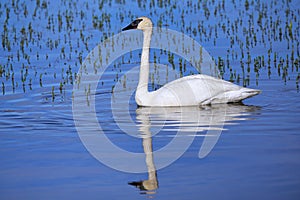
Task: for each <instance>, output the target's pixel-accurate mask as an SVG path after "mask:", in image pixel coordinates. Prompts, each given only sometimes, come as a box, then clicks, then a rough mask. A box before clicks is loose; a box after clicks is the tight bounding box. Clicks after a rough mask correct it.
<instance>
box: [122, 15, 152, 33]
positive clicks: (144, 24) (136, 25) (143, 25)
mask: <svg viewBox="0 0 300 200" xmlns="http://www.w3.org/2000/svg"><path fill="white" fill-rule="evenodd" d="M151 28H152V21H151V20H150V19H149V18H148V17H139V18H137V19H136V20H134V21H133V22H131V24H129V25H128V26H126V27H125V28H123V29H122V31H126V30H130V29H138V30H142V31H144V30H147V29H151Z"/></svg>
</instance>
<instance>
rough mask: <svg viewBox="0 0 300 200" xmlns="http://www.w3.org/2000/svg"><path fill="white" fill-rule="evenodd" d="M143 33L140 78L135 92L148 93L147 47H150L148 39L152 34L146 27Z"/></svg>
mask: <svg viewBox="0 0 300 200" xmlns="http://www.w3.org/2000/svg"><path fill="white" fill-rule="evenodd" d="M143 34H144V42H143V50H142V57H141V67H140V77H139V78H140V79H139V84H138V87H137V92H141V93H142V94H146V93H148V81H149V49H150V41H151V35H152V28H148V29H146V30H144V31H143Z"/></svg>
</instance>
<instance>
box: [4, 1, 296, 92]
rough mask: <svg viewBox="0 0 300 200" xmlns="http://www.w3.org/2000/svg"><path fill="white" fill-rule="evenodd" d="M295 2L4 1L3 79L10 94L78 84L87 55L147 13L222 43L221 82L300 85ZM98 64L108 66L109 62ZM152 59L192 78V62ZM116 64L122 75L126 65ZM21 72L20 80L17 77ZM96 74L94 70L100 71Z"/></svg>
mask: <svg viewBox="0 0 300 200" xmlns="http://www.w3.org/2000/svg"><path fill="white" fill-rule="evenodd" d="M293 4H295V1H283V2H277V1H275V0H271V1H270V2H265V1H249V0H245V1H198V2H196V1H188V2H182V5H184V6H178V5H179V4H178V2H176V1H172V0H170V1H157V2H156V1H150V2H146V1H132V2H125V1H117V2H112V1H106V0H104V1H95V2H90V1H81V2H75V1H58V2H56V3H54V2H51V1H50V2H49V1H44V0H37V1H32V2H25V1H22V0H21V1H15V0H13V1H3V2H1V5H0V6H1V8H2V10H3V12H2V13H1V14H0V15H1V27H0V29H1V42H2V43H1V44H2V45H1V48H0V51H1V55H3V57H4V58H5V59H2V61H1V63H0V64H1V68H0V75H1V76H0V77H1V82H3V83H4V84H5V85H9V86H10V87H6V89H7V90H10V88H14V89H12V90H13V91H8V92H17V91H18V86H21V88H19V89H20V90H24V89H23V88H22V87H23V86H24V85H25V87H30V88H36V87H46V86H47V83H48V82H51V79H53V81H54V82H55V84H56V88H61V84H63V86H64V87H65V86H67V85H68V84H73V82H74V81H76V78H75V76H76V74H75V73H74V72H76V71H77V70H78V68H79V67H80V65H81V64H82V62H83V59H84V58H85V56H86V55H87V54H88V52H89V50H91V49H93V48H94V47H95V46H96V45H97V44H98V43H99V42H101V41H104V40H105V39H106V38H108V37H110V36H112V35H114V34H116V33H118V32H119V31H120V27H121V26H122V24H124V23H125V22H127V21H130V20H131V19H134V18H135V17H137V16H139V15H141V14H142V13H143V15H148V16H149V17H152V18H153V21H154V22H155V25H156V26H158V27H169V28H171V29H174V30H177V31H182V32H183V33H185V34H187V35H189V36H191V37H192V38H194V39H195V40H196V41H197V42H200V43H201V44H202V45H203V47H210V46H212V47H219V46H221V47H222V50H219V51H218V50H216V51H214V50H212V54H213V56H214V57H215V60H216V64H217V65H218V67H219V68H220V69H222V71H221V73H222V77H223V78H224V79H229V80H231V81H237V82H241V83H242V82H243V83H250V81H249V79H251V78H253V79H255V80H258V81H259V79H260V78H263V77H261V74H262V73H261V72H262V71H264V70H266V71H267V74H268V78H272V75H275V74H276V75H277V76H280V77H281V79H283V80H285V81H290V80H292V81H296V80H295V77H297V75H295V73H296V72H298V69H299V65H298V62H299V27H300V22H299V20H298V18H299V14H300V11H299V8H297V7H295V6H293ZM116 8H117V9H116ZM133 8H134V10H135V12H133V11H132V9H133ZM200 13H201V14H200ZM116 22H118V23H116ZM279 46H280V48H278V47H279ZM257 49H258V50H257ZM281 49H286V50H287V51H286V52H283V51H281ZM138 57H139V55H133V54H131V55H130V56H129V57H128V59H127V60H126V62H128V63H135V62H137V60H138V59H137V58H138ZM6 58H7V59H6ZM219 58H220V59H219ZM99 59H100V60H101V62H103V63H105V62H107V57H106V58H99ZM282 59H283V60H284V61H283V64H282V63H280V62H281V61H282ZM153 60H154V62H155V63H162V64H170V65H171V66H172V67H173V68H174V69H176V70H178V71H179V72H180V73H181V75H180V76H183V75H188V74H189V73H194V72H192V70H190V69H187V68H188V66H187V65H186V63H187V62H188V61H185V60H180V59H177V58H176V56H175V57H174V55H173V54H172V52H167V51H156V52H155V55H154V56H153ZM221 60H222V61H223V62H224V63H223V64H222V63H221ZM280 60H281V61H280ZM219 61H220V63H218V62H219ZM65 63H66V64H67V66H68V67H67V68H65V65H64V64H65ZM116 63H118V64H116V65H115V66H117V67H119V68H120V70H119V71H121V68H122V67H120V65H122V64H123V63H125V60H118V61H116ZM113 65H114V63H113ZM219 65H220V66H219ZM25 66H26V67H25ZM223 66H224V67H223ZM26 68H27V72H26ZM62 68H65V70H61V69H62ZM21 70H23V72H22V73H23V75H22V76H19V75H18V74H21ZM94 71H95V73H97V68H95V70H94ZM117 72H118V71H117ZM118 73H120V74H119V75H118V76H120V75H121V74H122V72H118ZM59 74H61V75H62V76H59ZM3 77H5V78H3ZM58 77H59V78H58ZM115 80H116V81H117V80H118V78H115ZM12 85H14V87H11V86H12ZM47 87H49V86H47ZM51 89H52V88H49V90H51ZM27 91H28V90H27Z"/></svg>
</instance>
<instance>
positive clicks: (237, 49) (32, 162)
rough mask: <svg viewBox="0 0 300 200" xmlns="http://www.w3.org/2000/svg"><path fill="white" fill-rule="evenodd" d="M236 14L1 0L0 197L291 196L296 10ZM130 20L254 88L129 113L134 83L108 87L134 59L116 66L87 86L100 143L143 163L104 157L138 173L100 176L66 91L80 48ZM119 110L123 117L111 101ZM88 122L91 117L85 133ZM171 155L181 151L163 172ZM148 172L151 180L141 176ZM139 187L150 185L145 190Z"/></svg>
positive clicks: (297, 101)
mask: <svg viewBox="0 0 300 200" xmlns="http://www.w3.org/2000/svg"><path fill="white" fill-rule="evenodd" d="M144 5H145V6H146V7H148V6H150V5H151V8H150V9H146V8H144ZM198 5H199V7H198ZM246 5H247V3H246V1H235V2H225V4H224V8H223V3H222V2H221V1H220V2H219V1H218V2H215V3H212V2H211V3H205V2H200V3H199V4H198V3H193V2H192V3H191V5H187V6H186V8H185V9H184V8H182V7H181V6H179V4H178V3H177V4H175V3H174V2H172V1H171V2H170V3H169V4H167V3H166V5H165V4H164V3H160V1H158V2H155V3H154V4H153V2H152V3H146V2H142V1H139V3H136V2H134V1H131V2H126V3H125V2H122V1H120V2H114V1H113V2H109V1H108V2H104V3H103V5H102V4H101V3H99V2H79V3H73V2H69V1H61V2H58V3H55V4H54V3H53V2H46V1H41V2H39V1H29V2H22V1H18V2H16V1H12V2H10V1H7V2H1V10H2V12H1V14H0V19H1V20H0V27H1V32H3V35H4V36H5V34H7V38H8V40H6V39H4V40H3V44H2V46H1V49H0V52H1V63H0V64H1V68H0V69H1V70H0V72H1V73H0V74H1V76H0V82H1V83H2V88H1V89H2V94H1V96H0V99H1V102H3V103H1V104H0V137H1V139H0V143H1V150H0V151H1V153H0V155H1V159H0V183H1V184H0V198H1V199H20V198H22V199H54V198H59V199H71V198H72V199H82V198H86V199H146V198H156V199H171V198H172V199H196V198H204V199H254V198H257V199H299V196H300V194H299V188H300V170H299V169H300V161H299V159H298V157H299V154H300V135H299V128H300V125H299V119H300V114H299V113H300V98H299V86H298V82H299V78H298V77H299V69H298V68H299V23H300V22H299V20H298V17H299V12H300V11H299V6H298V4H297V1H291V2H285V1H283V2H277V1H272V2H270V3H269V2H265V1H260V2H259V3H258V2H254V3H253V4H252V3H251V2H250V1H249V5H248V6H249V8H248V10H246V8H247V6H246ZM25 7H26V9H25ZM282 8H284V9H282ZM171 9H172V10H171ZM8 10H9V11H8ZM26 10H27V12H28V13H27V14H26V12H25V11H26ZM133 10H135V12H133ZM171 11H172V12H171ZM214 12H216V15H215V14H214ZM7 13H9V14H8V15H7ZM199 13H202V14H201V16H199ZM208 13H210V14H208ZM259 13H262V16H261V17H260V15H259ZM287 13H288V14H287ZM162 14H164V15H162ZM93 15H94V17H93ZM140 15H147V16H151V18H152V20H153V21H154V22H155V23H156V24H162V26H165V25H166V24H167V25H168V27H169V28H171V29H174V30H177V31H182V32H184V33H185V34H187V35H190V36H191V37H192V38H193V39H195V40H196V41H198V42H200V43H201V45H202V46H203V47H204V48H205V49H206V50H207V51H208V52H209V53H210V54H211V55H212V56H213V57H214V59H215V60H216V62H217V66H218V67H219V69H220V70H221V74H222V75H223V77H224V78H225V79H227V80H232V81H234V82H235V83H236V84H240V85H246V86H247V87H251V88H258V89H260V90H262V91H263V92H262V94H260V95H258V96H256V97H254V98H251V99H248V100H246V101H244V105H226V106H225V105H222V106H206V107H191V108H183V109H179V108H174V109H171V108H163V109H154V108H153V109H147V108H137V106H136V104H135V102H134V98H133V96H129V97H128V98H129V103H128V102H127V101H126V100H125V99H118V98H117V97H118V96H121V94H123V93H124V91H127V90H132V88H130V86H132V85H134V84H136V83H135V82H130V77H127V82H126V87H125V88H124V91H115V92H114V93H113V94H112V93H111V91H112V90H113V89H114V88H113V86H114V85H116V83H121V86H122V84H123V83H124V82H122V81H123V80H124V79H122V78H124V76H123V75H124V74H126V72H128V71H130V70H132V69H133V68H134V67H135V66H138V64H139V53H140V51H134V52H132V54H129V53H128V54H126V55H125V56H124V57H123V58H122V57H119V58H118V59H117V60H116V61H115V62H114V64H112V65H110V66H109V67H108V68H107V70H106V71H105V73H104V74H103V76H102V78H101V81H100V82H99V83H98V85H97V90H96V94H95V100H96V101H95V110H96V118H97V120H98V122H99V125H100V126H101V128H102V131H103V132H104V134H105V136H106V137H107V138H108V139H109V140H110V141H112V142H113V143H114V144H115V145H116V146H118V147H120V148H122V149H124V150H127V151H130V152H133V153H136V155H138V156H139V157H138V156H137V157H138V158H140V160H139V161H136V162H134V160H133V161H131V160H130V161H131V162H129V159H131V158H130V157H128V158H126V157H125V158H124V157H123V158H122V157H118V156H119V155H114V154H111V157H112V158H113V159H111V160H112V162H116V163H118V162H119V163H121V164H120V165H118V166H117V167H119V168H122V169H124V168H126V169H129V170H130V169H132V170H134V169H140V168H142V169H143V170H144V172H143V173H128V172H122V171H118V170H116V169H113V168H110V167H107V166H106V165H104V164H103V163H101V162H99V161H98V160H97V159H95V158H94V157H93V154H91V153H90V152H89V151H90V149H88V148H86V146H85V145H86V144H85V143H84V142H83V140H82V139H83V136H82V135H79V134H78V131H77V130H78V129H76V127H75V125H76V124H75V122H76V121H74V118H73V117H74V116H73V111H74V110H72V101H73V100H74V97H73V94H72V90H73V86H74V84H75V83H76V77H77V75H76V73H77V72H78V70H79V68H80V63H81V62H82V61H83V60H84V58H85V57H86V56H87V55H88V53H89V52H90V51H91V50H92V49H93V48H94V47H96V46H97V44H98V43H100V42H101V41H102V40H104V39H105V37H109V36H111V35H112V34H117V33H118V32H120V30H121V28H123V27H124V26H126V25H127V24H128V23H130V21H131V20H132V19H133V18H135V17H136V16H140ZM7 16H9V18H8V19H7ZM95 16H97V17H98V19H97V18H96V17H95ZM107 16H109V17H107ZM157 16H158V17H157ZM196 16H197V17H196ZM207 16H208V17H207ZM60 17H61V19H60ZM260 18H261V19H260ZM260 20H261V22H260ZM286 22H287V23H286ZM29 23H31V26H32V29H33V31H32V37H31V39H30V32H31V31H30V30H31V29H30V28H29ZM235 23H237V27H238V29H236V28H235V27H234V26H235ZM276 23H277V24H276ZM290 23H292V27H291V28H292V29H291V30H292V33H293V34H294V35H293V36H292V37H293V39H292V37H291V36H290V34H289V30H290V28H289V24H290ZM260 24H263V25H264V26H262V27H265V28H266V29H264V28H261V27H260ZM286 24H287V25H286ZM5 25H6V27H7V29H8V30H7V31H5ZM223 25H224V30H225V31H223V28H222V27H223ZM232 25H233V27H234V28H233V27H232ZM22 27H24V28H25V32H26V33H25V34H24V35H22V34H23V33H22ZM198 27H200V29H201V32H199V31H198ZM249 27H250V28H251V27H253V31H251V30H252V29H249ZM274 27H276V28H275V29H274V31H273V29H272V28H274ZM194 28H196V30H197V32H196V34H194V33H193V30H194ZM280 28H281V31H282V36H280V35H281V34H279V33H280ZM215 29H216V30H217V31H216V32H215ZM232 29H234V30H232ZM80 30H82V31H80ZM249 30H250V31H249ZM200 33H201V34H200ZM15 34H16V39H14V35H15ZM3 35H2V38H5V37H3ZM254 35H255V37H254ZM247 37H248V39H247ZM280 37H282V39H280ZM254 38H256V40H257V41H256V44H255V39H254ZM263 38H264V39H263ZM247 40H249V44H247ZM7 41H10V44H9V46H8V43H7ZM22 41H23V42H24V47H22V43H23V42H22ZM232 41H233V43H232ZM26 42H28V44H26ZM231 45H232V46H231ZM22 48H24V52H22ZM18 54H19V55H20V58H19V59H18ZM26 55H27V56H26ZM37 55H38V56H37ZM154 55H155V56H156V58H154ZM242 55H244V56H242ZM28 56H29V57H28ZM150 57H151V58H150V60H151V62H154V61H155V60H156V61H157V63H162V64H164V65H168V66H171V68H170V69H171V70H170V71H169V72H170V73H169V75H170V76H172V75H174V74H175V76H176V75H178V76H181V75H183V76H185V75H189V74H191V73H195V69H194V68H193V67H192V66H191V64H190V63H189V62H186V63H184V62H183V61H180V56H178V55H175V57H174V58H173V62H174V64H175V65H176V66H179V65H180V63H181V62H182V65H183V67H182V69H180V68H179V67H175V68H174V69H173V68H172V56H171V55H168V52H160V51H159V50H157V51H156V50H152V51H151V56H150ZM292 58H293V59H292ZM122 59H123V61H122ZM248 59H250V60H248ZM262 59H263V60H264V62H263V61H262ZM222 63H223V64H222ZM241 66H244V67H241ZM153 68H154V67H153ZM158 70H159V71H163V70H162V68H159V67H158ZM155 73H156V71H154V72H153V74H154V75H157V74H155ZM154 75H153V76H154ZM159 75H160V76H158V77H157V76H155V77H154V78H153V79H151V81H152V82H151V84H150V86H149V87H150V89H154V88H157V87H159V85H157V84H156V83H164V82H165V81H166V77H165V75H166V74H165V73H161V74H159ZM172 78H173V79H174V78H176V77H172ZM169 79H171V77H169ZM131 84H132V85H131ZM122 92H123V93H122ZM89 98H90V96H89V94H88V95H87V97H84V103H86V100H87V99H88V100H91V99H89ZM91 102H92V101H91ZM91 102H90V103H91ZM124 104H127V105H128V108H124V107H122V106H118V105H124ZM84 105H85V104H84ZM112 105H114V106H116V107H113V109H115V110H112ZM125 111H126V112H127V111H128V113H126V112H125ZM85 112H86V114H87V116H88V113H89V112H88V111H85ZM113 112H115V113H113ZM224 113H225V114H224ZM127 114H128V115H129V116H130V118H128V117H127V116H128V115H127ZM116 115H117V117H115V118H114V116H116ZM88 123H90V118H87V119H85V121H84V123H83V124H82V126H84V125H86V124H88ZM149 123H151V124H149ZM77 128H78V127H77ZM208 130H209V131H208ZM89 131H91V133H92V134H93V133H95V135H97V132H96V131H99V130H98V129H97V128H95V126H91V128H90V130H89ZM178 131H180V133H181V135H180V136H176V134H177V133H178ZM98 135H100V134H98ZM149 135H153V137H152V138H149V137H148V136H149ZM207 135H209V137H205V136H207ZM101 136H104V135H101ZM176 138H179V140H178V141H179V142H182V143H184V142H186V144H190V145H188V147H187V149H186V151H183V152H181V150H182V149H181V147H182V146H175V148H173V149H172V151H170V152H168V153H169V155H168V156H167V157H166V158H165V159H161V157H160V156H161V155H160V154H159V153H157V152H158V151H159V150H161V149H163V148H164V147H165V146H166V145H169V144H171V142H172V141H173V140H174V139H176ZM205 144H206V145H205ZM207 144H209V145H207ZM151 146H152V151H154V152H156V153H154V155H153V157H152V154H149V150H150V152H151V148H150V147H151ZM207 146H208V147H207ZM177 147H178V148H177ZM205 147H207V148H205ZM209 147H210V148H209ZM201 148H202V150H201ZM103 151H107V152H108V153H109V149H105V148H103ZM200 152H202V154H201V153H200ZM203 152H206V153H208V154H207V155H206V154H205V153H204V154H203ZM176 153H178V154H180V153H182V155H180V156H179V158H178V159H175V161H174V162H173V163H172V164H170V165H168V166H167V167H163V162H167V160H168V159H169V158H171V157H172V156H174V155H175V154H176ZM199 153H200V154H199ZM199 155H202V157H201V156H200V157H199ZM146 159H147V160H146ZM126 160H128V162H122V161H126ZM154 168H156V169H157V171H156V173H153V171H151V169H152V170H153V169H154ZM148 171H150V172H149V173H148ZM148 179H149V180H150V181H148V188H147V184H146V182H143V183H141V181H142V180H143V181H145V180H148ZM128 183H131V184H133V185H139V187H140V188H142V187H141V184H142V185H143V187H144V189H145V188H146V189H148V191H147V190H140V189H139V188H136V187H134V186H132V185H130V184H128ZM149 185H150V186H151V187H150V186H149Z"/></svg>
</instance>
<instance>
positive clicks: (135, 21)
mask: <svg viewBox="0 0 300 200" xmlns="http://www.w3.org/2000/svg"><path fill="white" fill-rule="evenodd" d="M141 21H143V20H142V19H136V20H134V21H133V22H131V24H129V25H128V26H126V27H125V28H123V29H122V31H126V30H130V29H137V27H138V25H139V23H140V22H141Z"/></svg>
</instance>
